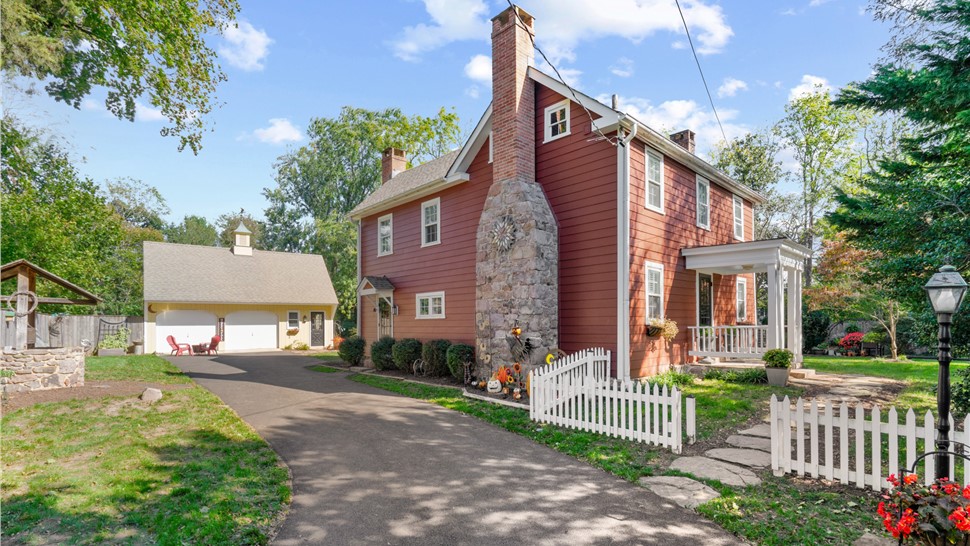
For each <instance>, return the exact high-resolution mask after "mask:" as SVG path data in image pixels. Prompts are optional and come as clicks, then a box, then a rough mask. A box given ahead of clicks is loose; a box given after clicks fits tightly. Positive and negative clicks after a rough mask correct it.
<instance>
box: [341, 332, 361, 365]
mask: <svg viewBox="0 0 970 546" xmlns="http://www.w3.org/2000/svg"><path fill="white" fill-rule="evenodd" d="M366 346H367V342H366V341H364V338H362V337H360V336H350V337H348V338H347V339H345V340H343V342H341V343H340V349H338V350H337V354H339V355H340V360H343V361H344V362H346V363H347V364H350V365H351V366H360V363H361V362H363V361H364V348H365V347H366Z"/></svg>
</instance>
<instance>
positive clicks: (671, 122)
mask: <svg viewBox="0 0 970 546" xmlns="http://www.w3.org/2000/svg"><path fill="white" fill-rule="evenodd" d="M597 100H599V101H600V102H604V103H606V104H609V100H610V99H609V97H607V96H606V95H602V96H600V97H597ZM619 106H620V108H619V109H620V110H621V111H623V112H626V113H628V114H630V115H632V116H633V117H635V118H636V119H638V120H639V121H641V122H643V123H645V124H647V126H648V127H650V128H651V129H654V130H656V131H658V132H660V133H661V134H664V135H669V134H670V133H674V132H677V131H682V130H684V129H690V130H691V131H694V133H695V134H696V137H695V138H696V140H695V142H696V144H697V155H705V154H706V153H707V151H708V150H710V149H711V148H712V147H713V146H714V144H715V143H717V142H720V141H721V140H723V137H722V136H721V129H720V128H718V125H717V119H716V118H715V117H714V114H713V113H712V112H710V111H708V110H706V109H705V108H703V107H702V106H701V105H699V104H697V103H696V102H694V101H692V100H669V101H665V102H662V103H660V104H658V105H655V104H653V103H652V102H651V101H650V100H649V99H644V98H640V97H622V96H621V97H619ZM718 114H719V115H720V116H721V123H722V124H723V125H724V133H725V134H726V135H727V138H729V139H731V138H736V137H739V136H742V135H744V134H746V133H747V132H748V128H747V127H746V126H744V125H742V124H737V123H731V120H733V119H736V118H737V116H738V111H737V110H718Z"/></svg>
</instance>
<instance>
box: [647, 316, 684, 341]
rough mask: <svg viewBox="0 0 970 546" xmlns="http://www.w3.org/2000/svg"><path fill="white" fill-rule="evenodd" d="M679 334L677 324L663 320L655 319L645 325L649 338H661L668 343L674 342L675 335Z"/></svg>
mask: <svg viewBox="0 0 970 546" xmlns="http://www.w3.org/2000/svg"><path fill="white" fill-rule="evenodd" d="M678 333H680V329H679V328H677V323H676V322H674V321H672V320H670V319H664V318H655V319H652V320H651V321H650V324H647V335H648V336H650V337H656V336H661V337H663V338H664V339H665V340H667V341H668V342H671V341H673V340H674V338H675V337H677V334H678Z"/></svg>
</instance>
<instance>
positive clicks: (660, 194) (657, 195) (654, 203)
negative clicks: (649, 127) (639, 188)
mask: <svg viewBox="0 0 970 546" xmlns="http://www.w3.org/2000/svg"><path fill="white" fill-rule="evenodd" d="M644 151H645V152H646V155H645V161H646V165H645V167H646V171H647V187H646V193H647V202H646V207H647V208H648V209H650V210H653V211H657V212H659V213H661V214H663V212H664V159H663V156H662V155H660V154H658V153H655V152H652V151H650V150H649V149H647V148H644Z"/></svg>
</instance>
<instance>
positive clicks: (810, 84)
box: [788, 74, 832, 101]
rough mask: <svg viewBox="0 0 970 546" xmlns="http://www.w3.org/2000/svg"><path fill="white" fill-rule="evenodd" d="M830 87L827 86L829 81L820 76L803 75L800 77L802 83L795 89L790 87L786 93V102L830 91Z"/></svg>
mask: <svg viewBox="0 0 970 546" xmlns="http://www.w3.org/2000/svg"><path fill="white" fill-rule="evenodd" d="M831 90H832V86H831V85H829V81H828V80H827V79H825V78H823V77H821V76H813V75H811V74H805V75H804V76H802V82H801V83H800V84H798V85H796V86H795V87H792V88H791V90H790V91H788V100H789V101H793V100H795V99H797V98H799V97H803V96H805V95H811V94H812V93H817V92H818V91H831Z"/></svg>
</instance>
